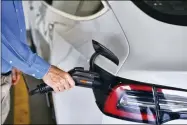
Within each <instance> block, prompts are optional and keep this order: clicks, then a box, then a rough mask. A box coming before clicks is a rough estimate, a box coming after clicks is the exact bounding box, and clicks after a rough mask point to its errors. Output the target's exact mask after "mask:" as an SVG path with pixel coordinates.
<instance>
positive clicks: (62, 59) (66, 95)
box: [30, 1, 187, 124]
mask: <svg viewBox="0 0 187 125" xmlns="http://www.w3.org/2000/svg"><path fill="white" fill-rule="evenodd" d="M33 3H34V4H35V5H36V4H37V5H36V6H35V7H36V8H35V10H34V11H35V12H31V13H30V18H32V19H33V20H32V21H31V24H32V27H33V28H32V29H35V30H32V31H33V33H35V43H36V45H37V47H38V50H39V52H41V53H44V54H45V55H46V56H48V58H47V57H46V56H45V55H42V54H41V56H42V57H46V58H47V60H48V61H49V62H50V63H51V64H54V65H56V66H58V67H59V68H61V69H63V70H65V71H68V70H70V69H72V68H73V67H75V66H83V67H85V68H88V67H89V65H88V61H89V59H90V57H91V55H92V54H93V52H94V50H93V47H92V44H91V40H92V39H94V40H97V41H98V42H100V43H102V44H103V45H104V46H106V47H107V48H109V49H110V50H111V51H112V52H114V53H115V54H116V55H117V57H118V58H119V60H120V64H119V66H115V65H114V64H113V63H111V62H110V61H109V60H107V59H106V58H104V57H101V56H100V57H99V58H98V59H97V60H96V64H97V65H99V66H100V67H102V68H103V69H105V70H106V71H108V72H110V73H112V74H114V75H117V76H120V77H123V78H128V79H132V80H137V81H142V82H148V83H154V84H159V85H166V86H172V87H179V88H183V89H187V84H186V83H187V72H186V70H187V54H186V53H187V49H186V46H187V42H186V41H187V27H181V26H174V25H170V24H166V23H163V22H160V21H157V20H155V19H153V18H151V17H149V16H148V15H146V14H144V13H143V12H142V11H141V10H139V9H138V8H137V7H136V6H135V5H134V4H133V3H132V2H131V1H109V4H110V6H111V9H112V10H113V11H112V10H111V9H110V10H109V11H107V12H106V13H104V14H103V15H101V16H99V17H98V18H95V19H93V20H88V21H75V20H72V19H67V18H65V17H64V16H62V15H61V14H59V13H55V11H53V10H52V9H50V8H46V7H45V6H44V7H43V8H42V9H43V10H44V11H43V12H46V13H45V16H43V17H42V19H41V20H40V18H39V17H41V16H39V17H36V13H38V9H37V6H38V7H39V4H38V3H37V2H36V1H35V2H33ZM45 8H46V9H45ZM118 21H119V22H118ZM54 22H61V23H55V27H54V28H53V30H51V31H50V32H49V30H48V29H47V28H48V26H49V24H50V23H52V24H54ZM36 31H39V33H38V32H36ZM45 31H47V33H46V35H45ZM123 31H124V32H123ZM51 36H52V37H51ZM42 46H43V47H42ZM45 46H48V48H46V47H45ZM47 50H48V53H46V51H47ZM49 57H50V58H49ZM53 101H54V107H55V113H56V114H55V115H56V120H57V124H76V123H79V124H90V123H92V124H115V123H118V124H137V123H135V122H129V121H124V120H119V119H116V118H112V117H108V116H106V115H103V114H102V113H101V112H100V111H99V109H98V108H97V106H96V104H95V99H94V96H93V92H92V90H91V89H85V88H80V87H75V88H74V89H72V90H70V91H66V92H63V93H53ZM168 123H172V124H175V123H180V124H183V123H185V122H184V120H175V121H171V122H168ZM168 123H167V124H168Z"/></svg>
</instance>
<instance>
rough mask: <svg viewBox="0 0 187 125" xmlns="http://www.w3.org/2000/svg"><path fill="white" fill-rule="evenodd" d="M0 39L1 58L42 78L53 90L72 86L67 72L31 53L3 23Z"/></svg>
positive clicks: (29, 73) (27, 72) (24, 71)
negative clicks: (0, 45)
mask: <svg viewBox="0 0 187 125" xmlns="http://www.w3.org/2000/svg"><path fill="white" fill-rule="evenodd" d="M1 40H2V58H3V59H4V60H5V61H6V62H7V63H9V64H10V65H12V66H13V67H15V68H17V69H19V70H21V71H22V72H23V73H25V74H28V75H31V76H33V77H35V78H37V79H43V80H44V82H46V84H48V85H49V86H51V87H52V88H53V89H54V90H55V91H62V90H64V89H69V88H71V87H72V86H74V81H73V80H72V78H71V77H70V76H69V74H68V73H66V72H64V71H62V70H60V69H58V68H57V67H54V66H51V65H50V64H49V63H47V62H46V61H45V60H43V59H42V58H41V57H39V56H38V55H37V54H35V53H33V52H32V51H31V49H30V48H29V46H28V45H26V44H24V43H23V42H21V41H19V40H18V39H17V38H16V37H15V36H14V34H13V33H12V32H11V30H10V29H9V27H8V26H7V25H6V24H5V23H2V32H1Z"/></svg>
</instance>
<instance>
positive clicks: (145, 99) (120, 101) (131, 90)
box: [104, 85, 156, 123]
mask: <svg viewBox="0 0 187 125" xmlns="http://www.w3.org/2000/svg"><path fill="white" fill-rule="evenodd" d="M138 95H139V96H138ZM154 106H155V104H154V99H153V92H152V87H150V86H139V85H118V86H116V87H115V88H113V89H112V91H111V92H110V94H109V96H108V98H107V100H106V102H105V106H104V112H105V113H107V114H111V115H115V116H117V117H121V118H124V119H131V120H134V121H139V122H141V121H144V122H146V123H155V120H156V114H155V111H154Z"/></svg>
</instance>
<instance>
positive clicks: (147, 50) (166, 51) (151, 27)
mask: <svg viewBox="0 0 187 125" xmlns="http://www.w3.org/2000/svg"><path fill="white" fill-rule="evenodd" d="M110 5H111V7H112V9H113V11H114V13H115V14H116V16H117V18H118V20H119V22H120V24H121V26H122V28H123V30H124V32H125V34H126V36H127V39H128V41H129V45H130V53H129V56H128V58H127V60H126V61H125V63H124V65H123V66H122V68H121V69H120V71H119V73H118V76H120V77H124V78H129V79H133V80H138V81H144V82H149V83H154V84H159V85H166V86H172V87H180V88H184V89H187V85H186V82H187V72H186V71H187V54H186V53H187V49H186V46H187V42H186V41H187V27H182V26H176V25H171V24H166V23H163V22H160V21H157V20H155V19H153V18H152V17H150V16H148V15H146V14H145V13H143V12H142V11H141V10H140V9H139V8H137V7H136V6H135V5H134V4H133V3H132V2H131V1H119V2H112V3H110ZM122 8H123V11H122ZM132 10H133V11H132ZM179 83H180V84H179Z"/></svg>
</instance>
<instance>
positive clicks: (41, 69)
mask: <svg viewBox="0 0 187 125" xmlns="http://www.w3.org/2000/svg"><path fill="white" fill-rule="evenodd" d="M50 67H51V65H50V64H49V63H47V62H46V61H45V60H44V59H42V58H41V57H39V56H36V59H35V62H34V63H33V64H32V68H34V69H35V70H36V71H35V73H33V74H32V76H33V77H35V78H37V79H42V78H43V77H44V75H45V74H47V73H48V71H49V68H50Z"/></svg>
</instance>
